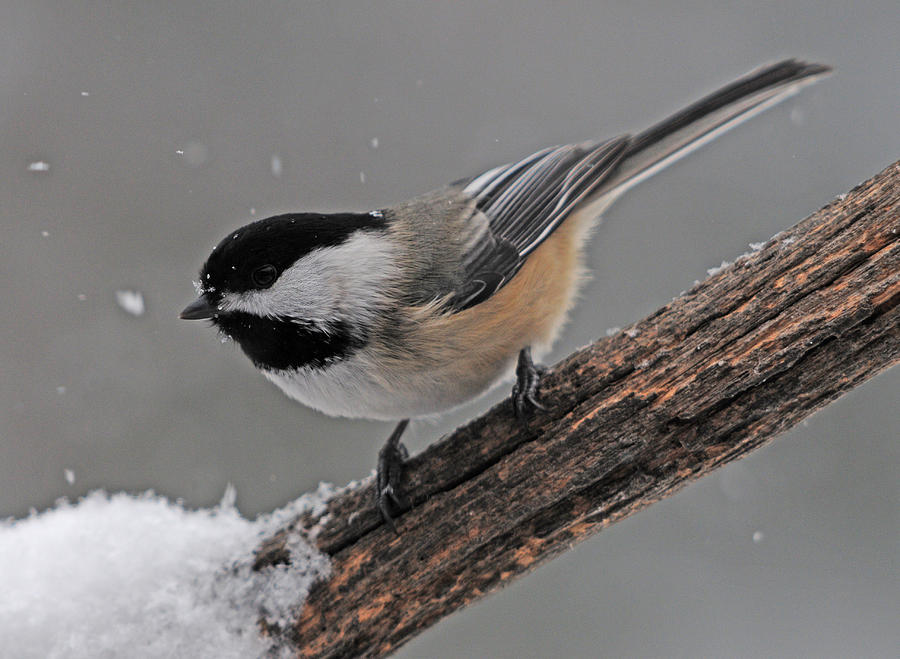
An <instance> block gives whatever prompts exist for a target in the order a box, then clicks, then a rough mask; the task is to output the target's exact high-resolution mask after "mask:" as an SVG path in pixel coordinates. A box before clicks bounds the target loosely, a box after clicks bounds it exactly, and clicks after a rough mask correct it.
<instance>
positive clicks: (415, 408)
mask: <svg viewBox="0 0 900 659" xmlns="http://www.w3.org/2000/svg"><path fill="white" fill-rule="evenodd" d="M370 357H371V355H369V354H368V353H367V351H366V350H362V351H360V352H359V353H357V354H355V355H353V356H352V357H350V358H349V359H346V360H344V361H342V362H339V363H336V364H333V365H331V366H329V367H328V368H326V369H319V370H314V369H298V370H293V371H263V374H264V375H265V376H266V378H268V379H269V380H271V381H272V382H274V383H275V384H276V385H278V387H279V388H280V389H281V390H282V391H283V392H284V393H285V394H286V395H287V396H289V397H290V398H293V399H294V400H297V401H299V402H301V403H303V404H304V405H306V406H308V407H312V408H313V409H316V410H319V411H320V412H324V413H325V414H328V415H331V416H345V417H352V418H366V419H378V420H381V421H395V420H399V419H408V418H415V417H422V416H433V415H436V414H441V413H444V412H447V411H449V410H451V409H453V408H454V407H457V406H459V405H462V404H463V403H466V402H468V401H470V400H472V399H473V398H476V397H477V396H479V395H481V394H483V393H485V392H486V391H488V390H489V389H490V388H491V387H492V386H493V385H495V384H497V383H499V382H501V381H503V380H506V379H509V378H510V377H511V375H512V372H513V368H514V360H512V361H510V362H509V363H507V364H504V365H503V366H502V367H501V368H498V369H495V370H493V371H491V372H488V371H487V370H485V371H483V372H482V373H480V374H479V377H478V378H477V379H475V380H473V379H472V378H468V379H460V378H458V377H457V376H456V374H455V373H453V372H450V371H447V372H443V371H442V370H441V369H437V370H433V369H428V370H425V369H423V370H421V371H418V372H414V373H410V372H406V373H405V374H404V377H402V378H396V377H392V376H391V374H390V373H382V372H381V370H380V369H379V368H378V366H377V365H375V364H374V363H373V362H372V360H371V359H370Z"/></svg>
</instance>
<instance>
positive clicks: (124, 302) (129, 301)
mask: <svg viewBox="0 0 900 659" xmlns="http://www.w3.org/2000/svg"><path fill="white" fill-rule="evenodd" d="M116 302H117V303H118V304H119V306H120V307H122V309H124V310H125V311H127V312H128V313H130V314H131V315H132V316H143V315H144V296H143V295H142V294H141V293H140V292H139V291H116Z"/></svg>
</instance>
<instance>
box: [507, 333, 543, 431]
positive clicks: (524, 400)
mask: <svg viewBox="0 0 900 659" xmlns="http://www.w3.org/2000/svg"><path fill="white" fill-rule="evenodd" d="M545 372H546V369H545V368H544V367H542V366H536V365H535V364H534V362H533V361H531V348H524V349H523V350H522V351H521V352H520V353H519V363H518V364H517V365H516V383H515V384H514V385H513V390H512V396H513V410H514V411H515V413H516V418H517V419H519V421H525V420H527V419H528V417H530V416H531V415H532V414H533V413H534V411H535V410H542V411H543V410H546V409H547V408H546V407H544V406H543V405H541V403H540V401H539V400H538V395H537V393H538V387H540V384H541V376H542V375H543V374H544V373H545Z"/></svg>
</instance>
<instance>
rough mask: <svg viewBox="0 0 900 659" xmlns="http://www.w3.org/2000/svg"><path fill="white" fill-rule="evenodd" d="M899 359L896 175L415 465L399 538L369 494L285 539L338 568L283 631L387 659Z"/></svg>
mask: <svg viewBox="0 0 900 659" xmlns="http://www.w3.org/2000/svg"><path fill="white" fill-rule="evenodd" d="M898 360H900V163H895V164H894V165H891V166H890V167H888V168H887V169H885V170H884V171H883V172H881V173H880V174H879V175H877V176H876V177H875V178H873V179H871V180H870V181H867V182H865V183H863V184H861V185H859V186H857V187H856V188H854V189H853V190H852V191H851V192H850V193H849V194H847V195H842V196H841V198H839V199H838V200H835V201H834V202H832V203H831V204H829V205H828V206H826V207H825V208H823V209H821V210H820V211H818V212H817V213H815V214H813V215H812V216H810V217H808V218H807V219H805V220H803V221H802V222H800V223H799V224H797V225H796V226H794V227H793V228H792V229H790V230H789V231H786V232H784V233H782V234H779V235H778V236H775V237H774V238H772V239H771V240H769V242H768V243H766V245H765V246H764V247H763V248H762V249H761V250H759V251H757V252H754V253H752V254H749V255H745V256H742V257H741V258H739V259H738V260H737V262H736V263H735V264H734V265H732V266H730V267H728V268H726V269H724V270H722V271H721V272H719V273H717V274H716V275H714V276H712V277H711V278H709V279H708V280H707V281H705V282H703V283H701V284H698V285H696V286H694V288H693V289H691V290H690V291H689V292H687V293H686V294H684V295H682V296H681V297H678V298H676V299H675V300H673V301H672V302H671V303H670V304H668V305H667V306H665V307H664V308H662V309H660V310H659V311H657V312H656V313H654V314H653V315H651V316H649V317H648V318H646V319H644V320H642V321H640V322H639V323H637V324H635V325H633V326H631V327H629V328H627V329H626V330H625V331H623V332H620V333H619V334H618V335H616V336H614V337H612V338H609V339H605V340H601V341H598V342H596V343H594V344H593V345H591V346H588V347H586V348H584V349H582V350H580V351H578V352H576V353H574V354H573V355H571V356H570V357H568V358H567V359H565V360H564V361H562V362H560V363H559V364H557V365H556V366H554V367H553V368H552V369H551V370H550V371H549V372H548V374H547V375H546V376H545V378H544V380H543V383H542V389H541V398H542V401H543V402H544V404H545V405H546V407H547V411H546V412H542V413H539V414H537V415H536V416H535V417H534V418H533V419H532V420H531V421H530V422H529V423H528V424H526V425H524V426H523V425H521V424H519V423H518V422H517V421H516V419H515V418H514V415H513V413H512V408H511V405H510V403H509V401H508V400H507V401H504V402H502V403H500V404H499V405H497V406H495V407H494V408H493V409H491V410H490V411H489V412H488V413H486V414H485V415H483V416H482V417H480V418H478V419H475V420H474V421H472V422H470V423H468V424H467V425H465V426H463V427H461V428H459V429H457V430H456V431H455V432H453V433H452V434H451V435H450V436H449V437H446V438H444V439H442V440H441V441H440V442H438V443H436V444H434V445H432V446H430V447H429V448H427V449H426V450H425V451H423V452H422V453H421V454H420V455H418V456H415V457H414V458H412V459H411V460H410V461H409V469H408V472H409V475H408V487H409V491H410V492H411V494H412V497H413V506H412V509H411V510H409V511H408V512H406V513H405V514H404V515H402V517H400V518H399V519H398V528H399V531H400V534H399V536H396V535H394V534H393V533H391V532H390V530H389V529H387V528H386V527H385V526H384V524H382V522H381V520H380V518H379V516H378V514H377V513H376V511H375V509H374V507H373V501H374V498H375V496H374V491H373V486H372V483H371V479H369V480H368V481H366V482H365V483H364V485H363V486H360V487H358V488H356V489H349V490H347V491H345V492H343V493H342V494H341V495H339V496H338V497H336V498H335V499H332V500H331V501H330V502H329V504H328V509H327V512H326V513H325V514H324V515H321V516H319V517H312V516H307V517H305V518H303V519H300V520H297V521H295V522H294V523H293V524H292V525H291V527H290V528H287V529H284V530H282V531H281V532H279V533H278V534H277V535H276V536H275V537H273V538H271V539H270V540H268V541H267V542H265V543H264V545H263V546H262V547H261V548H260V550H259V553H258V555H257V561H256V569H259V570H264V569H268V566H272V565H275V564H280V563H285V562H287V561H289V558H288V552H287V550H286V549H285V542H286V539H287V538H288V536H289V535H290V533H293V532H298V531H299V532H301V533H304V534H306V535H308V536H310V537H312V540H313V542H314V543H315V544H316V545H318V547H319V548H320V549H321V550H323V551H325V552H326V553H328V554H329V555H330V556H331V559H332V562H333V574H332V576H331V578H330V579H329V580H328V581H327V582H324V583H322V584H320V585H319V586H318V587H317V588H316V589H314V591H313V592H312V594H311V595H310V598H309V600H308V601H307V602H306V604H305V605H304V607H303V609H302V611H301V613H300V614H299V616H298V618H297V619H296V620H295V621H294V623H293V624H292V626H290V627H289V628H288V629H285V630H280V629H276V628H275V627H273V626H271V625H269V624H267V623H266V622H265V621H263V622H262V623H261V624H262V627H263V629H264V631H267V632H268V633H270V634H272V635H273V636H275V637H276V638H277V639H278V642H279V643H282V644H286V645H287V646H288V647H289V648H291V649H292V650H293V651H295V652H296V653H297V655H298V656H303V657H308V656H309V657H312V656H316V657H318V656H328V657H333V656H356V655H362V656H372V657H375V656H382V655H384V654H387V653H389V652H391V651H392V650H394V649H396V648H397V647H398V646H400V645H401V644H403V643H404V642H406V641H408V640H409V639H410V638H412V637H413V636H415V635H416V634H418V633H420V632H421V631H423V630H424V629H426V628H427V627H429V626H430V625H433V624H434V623H435V622H437V621H438V620H439V619H441V618H442V617H444V616H446V615H448V614H449V613H451V612H453V611H454V610H456V609H458V608H460V607H463V606H466V605H467V604H469V603H470V602H472V601H474V600H476V599H478V598H480V597H482V596H483V595H484V594H486V593H488V592H490V591H492V590H495V589H497V588H498V587H500V586H502V585H504V584H506V583H507V582H509V581H510V580H512V579H514V578H516V577H518V576H520V575H521V574H523V573H525V572H527V571H529V570H531V569H533V568H534V567H536V566H537V565H539V564H540V563H542V562H544V561H546V560H549V559H550V558H552V557H554V556H556V555H558V554H560V553H561V552H563V551H565V550H566V549H568V548H569V547H571V546H572V545H573V544H574V543H576V542H578V541H580V540H582V539H584V538H586V537H588V536H589V535H591V534H593V533H596V532H597V531H599V530H600V529H602V528H604V527H606V526H608V525H610V524H612V523H614V522H616V521H618V520H620V519H623V518H624V517H627V516H628V515H631V514H632V513H634V512H636V511H638V510H640V509H641V508H643V507H645V506H647V505H649V504H651V503H653V502H655V501H658V500H660V499H662V498H663V497H666V496H669V495H671V494H673V493H675V492H676V491H678V490H679V489H681V488H682V487H683V486H684V485H685V484H687V483H688V482H690V481H692V480H694V479H696V478H699V477H700V476H702V475H703V474H706V473H708V472H709V471H711V470H713V469H715V468H716V467H718V466H720V465H723V464H725V463H727V462H730V461H732V460H735V459H737V458H740V457H742V456H744V455H746V454H747V453H748V452H750V451H751V450H753V449H755V448H758V447H759V446H762V445H763V444H765V443H767V442H768V441H770V440H771V439H772V438H773V437H774V436H775V435H777V434H778V433H780V432H782V431H784V430H786V429H788V428H790V427H791V426H793V425H795V424H796V423H798V422H799V421H801V420H802V419H803V418H804V417H806V416H808V415H810V414H812V413H813V412H814V411H816V410H817V409H819V408H821V407H822V406H824V405H826V404H827V403H829V402H830V401H832V400H834V399H835V398H837V397H838V396H839V395H841V394H842V393H844V392H846V391H848V390H849V389H851V388H853V387H854V386H856V385H858V384H860V383H861V382H863V381H864V380H866V379H868V378H870V377H872V376H874V375H875V374H876V373H878V372H880V371H882V370H884V369H886V368H888V367H889V366H891V365H893V364H895V363H897V361H898Z"/></svg>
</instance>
